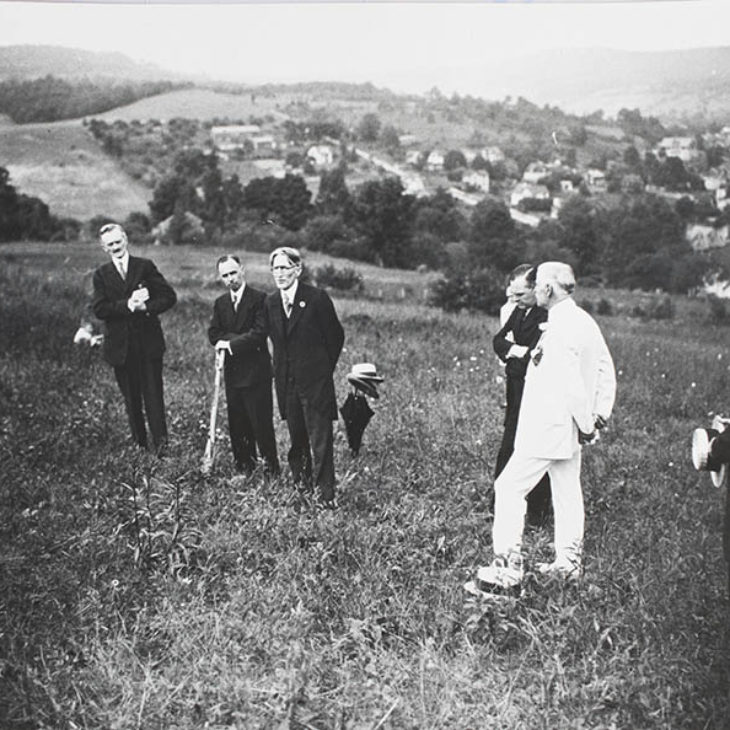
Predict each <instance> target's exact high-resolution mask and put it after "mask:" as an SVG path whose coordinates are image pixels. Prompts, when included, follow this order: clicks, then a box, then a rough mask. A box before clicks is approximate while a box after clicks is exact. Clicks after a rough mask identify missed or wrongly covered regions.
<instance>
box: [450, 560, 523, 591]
mask: <svg viewBox="0 0 730 730" xmlns="http://www.w3.org/2000/svg"><path fill="white" fill-rule="evenodd" d="M523 577H524V569H523V566H522V556H521V555H520V554H519V553H511V554H510V555H509V556H504V555H498V556H497V557H495V558H494V560H493V561H492V563H491V565H486V566H482V567H481V568H479V570H477V577H476V580H473V581H472V580H470V581H467V582H466V583H465V584H464V590H465V591H467V592H468V593H471V594H472V595H474V596H480V597H484V598H518V597H519V596H521V595H522V593H523V590H522V579H523Z"/></svg>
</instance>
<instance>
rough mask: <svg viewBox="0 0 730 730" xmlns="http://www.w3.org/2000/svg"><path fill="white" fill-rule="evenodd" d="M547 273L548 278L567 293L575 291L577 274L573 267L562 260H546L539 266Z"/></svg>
mask: <svg viewBox="0 0 730 730" xmlns="http://www.w3.org/2000/svg"><path fill="white" fill-rule="evenodd" d="M538 268H540V269H542V270H543V271H544V272H545V274H546V275H547V277H548V279H549V280H550V281H551V282H552V283H553V284H555V285H556V286H558V287H560V288H561V289H562V290H563V291H564V292H565V293H566V294H572V293H573V292H574V291H575V274H574V273H573V268H572V267H571V266H569V265H568V264H564V263H563V262H562V261H546V262H545V263H543V264H540V266H539V267H538Z"/></svg>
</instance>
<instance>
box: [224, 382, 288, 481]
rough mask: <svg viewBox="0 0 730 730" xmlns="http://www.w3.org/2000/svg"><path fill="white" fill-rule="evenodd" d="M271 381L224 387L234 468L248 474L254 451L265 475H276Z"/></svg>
mask: <svg viewBox="0 0 730 730" xmlns="http://www.w3.org/2000/svg"><path fill="white" fill-rule="evenodd" d="M272 402H273V399H272V395H271V381H270V380H268V381H266V382H264V383H259V384H257V385H253V386H250V387H248V388H236V387H234V386H229V385H228V384H227V383H226V403H227V404H228V432H229V434H230V437H231V450H232V451H233V460H234V461H235V463H236V468H238V469H239V470H241V471H244V472H247V473H249V474H250V473H251V472H252V471H253V470H254V469H255V468H256V456H257V451H256V447H257V446H258V453H260V454H261V457H262V458H263V460H264V463H265V469H266V474H267V475H269V476H276V475H278V474H279V456H278V454H277V452H276V436H275V435H274V422H273V406H272Z"/></svg>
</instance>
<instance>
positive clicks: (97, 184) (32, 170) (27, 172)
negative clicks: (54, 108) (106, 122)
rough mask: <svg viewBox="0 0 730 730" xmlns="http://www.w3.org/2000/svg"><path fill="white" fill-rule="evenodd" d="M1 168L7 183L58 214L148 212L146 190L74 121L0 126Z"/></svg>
mask: <svg viewBox="0 0 730 730" xmlns="http://www.w3.org/2000/svg"><path fill="white" fill-rule="evenodd" d="M0 151H1V152H0V166H3V167H5V168H7V170H8V171H9V172H10V182H11V184H12V185H14V186H15V187H16V189H17V190H18V191H19V192H21V193H25V194H27V195H34V196H37V197H39V198H41V200H43V201H44V202H46V203H47V204H48V206H49V207H50V209H51V212H52V213H53V214H54V215H58V216H71V217H73V218H78V219H79V220H86V219H87V218H90V217H91V216H93V215H96V214H103V215H109V216H112V217H115V218H120V219H121V218H125V217H126V216H127V215H128V214H129V213H131V212H132V211H136V210H138V211H143V212H146V211H147V201H148V199H149V198H150V191H149V190H148V189H147V188H145V187H144V186H143V185H141V184H140V183H139V182H137V181H136V180H133V179H132V178H131V177H129V175H126V174H125V173H124V172H123V171H122V170H120V169H119V167H118V165H117V164H116V162H115V161H114V160H112V159H111V158H110V157H108V156H107V155H105V154H104V153H103V152H102V151H101V149H100V147H99V145H98V144H97V143H96V141H95V140H94V139H93V137H92V136H91V135H90V134H89V133H88V132H87V131H86V130H85V129H84V128H83V127H82V126H81V124H80V123H79V122H56V123H53V124H23V125H7V126H0Z"/></svg>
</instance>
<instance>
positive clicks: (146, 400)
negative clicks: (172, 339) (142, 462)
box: [114, 338, 167, 453]
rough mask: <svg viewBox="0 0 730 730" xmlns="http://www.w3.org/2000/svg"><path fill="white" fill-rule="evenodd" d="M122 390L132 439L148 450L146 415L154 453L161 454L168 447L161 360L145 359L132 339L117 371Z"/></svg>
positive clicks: (115, 371)
mask: <svg viewBox="0 0 730 730" xmlns="http://www.w3.org/2000/svg"><path fill="white" fill-rule="evenodd" d="M114 375H115V376H116V379H117V384H118V385H119V390H120V391H121V392H122V396H123V397H124V407H125V408H126V410H127V417H128V418H129V426H130V429H131V432H132V439H133V440H134V442H135V443H137V444H139V445H140V446H142V447H144V448H146V447H147V445H148V443H147V430H146V428H145V419H144V414H143V412H142V405H143V404H144V413H146V414H147V423H148V424H149V430H150V435H151V437H152V448H151V450H152V451H155V452H156V453H160V452H161V450H162V449H163V448H164V447H165V445H166V444H167V421H166V420H165V399H164V394H163V390H162V358H161V357H156V358H149V357H146V356H145V355H144V354H143V353H142V352H141V349H140V347H139V345H138V343H136V342H135V341H134V338H130V342H129V351H128V353H127V359H126V361H125V363H124V365H118V366H115V367H114Z"/></svg>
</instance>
